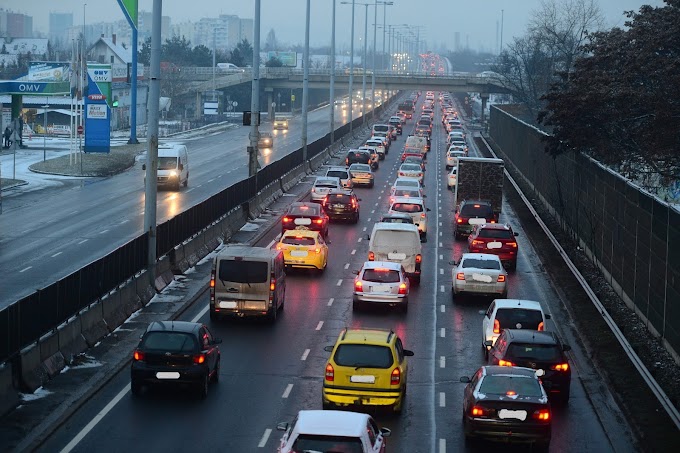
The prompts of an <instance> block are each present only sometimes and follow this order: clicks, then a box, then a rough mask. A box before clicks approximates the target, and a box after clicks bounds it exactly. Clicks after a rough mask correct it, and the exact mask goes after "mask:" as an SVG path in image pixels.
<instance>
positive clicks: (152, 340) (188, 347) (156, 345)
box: [140, 332, 198, 352]
mask: <svg viewBox="0 0 680 453" xmlns="http://www.w3.org/2000/svg"><path fill="white" fill-rule="evenodd" d="M140 347H141V348H142V349H145V350H151V349H153V350H157V351H167V352H193V351H197V350H198V343H197V342H196V338H195V337H194V336H193V335H191V334H188V333H185V332H149V333H148V334H146V336H145V337H144V340H143V341H142V344H141V345H140Z"/></svg>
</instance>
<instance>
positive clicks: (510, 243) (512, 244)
mask: <svg viewBox="0 0 680 453" xmlns="http://www.w3.org/2000/svg"><path fill="white" fill-rule="evenodd" d="M505 245H507V246H508V247H512V248H513V249H516V248H517V242H506V243H505Z"/></svg>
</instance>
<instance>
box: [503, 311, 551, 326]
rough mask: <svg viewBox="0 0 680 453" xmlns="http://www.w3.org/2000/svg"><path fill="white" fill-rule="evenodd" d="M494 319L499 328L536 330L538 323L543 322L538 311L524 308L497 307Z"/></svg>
mask: <svg viewBox="0 0 680 453" xmlns="http://www.w3.org/2000/svg"><path fill="white" fill-rule="evenodd" d="M496 319H497V320H498V322H499V323H500V325H501V329H530V330H538V325H539V324H540V323H541V322H543V317H542V316H541V312H540V311H538V310H527V309H526V308H499V309H498V311H496Z"/></svg>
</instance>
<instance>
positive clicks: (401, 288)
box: [399, 283, 406, 294]
mask: <svg viewBox="0 0 680 453" xmlns="http://www.w3.org/2000/svg"><path fill="white" fill-rule="evenodd" d="M399 294H406V283H402V284H401V285H399Z"/></svg>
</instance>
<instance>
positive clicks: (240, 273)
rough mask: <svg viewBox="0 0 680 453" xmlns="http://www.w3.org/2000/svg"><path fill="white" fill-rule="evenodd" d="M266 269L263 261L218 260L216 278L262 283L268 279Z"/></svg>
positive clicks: (267, 268) (235, 281)
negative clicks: (218, 265) (218, 267)
mask: <svg viewBox="0 0 680 453" xmlns="http://www.w3.org/2000/svg"><path fill="white" fill-rule="evenodd" d="M268 270H269V266H268V264H267V263H266V262H265V261H245V260H244V261H235V260H220V269H219V272H218V273H217V278H218V279H219V280H221V281H225V282H234V283H264V282H266V281H268V279H269V275H268Z"/></svg>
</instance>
